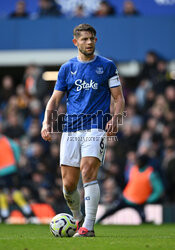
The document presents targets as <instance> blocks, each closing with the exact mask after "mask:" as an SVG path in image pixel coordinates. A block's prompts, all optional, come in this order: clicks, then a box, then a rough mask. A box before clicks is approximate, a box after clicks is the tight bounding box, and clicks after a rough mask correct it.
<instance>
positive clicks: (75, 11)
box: [9, 0, 139, 19]
mask: <svg viewBox="0 0 175 250" xmlns="http://www.w3.org/2000/svg"><path fill="white" fill-rule="evenodd" d="M113 4H114V3H111V1H110V0H96V1H93V0H86V1H84V0H82V1H81V0H74V1H72V0H67V1H64V0H38V7H37V10H36V11H35V12H32V13H29V11H28V9H27V5H26V2H25V0H18V1H16V6H15V10H14V11H13V12H12V13H10V15H9V17H10V18H32V19H34V18H42V17H62V16H64V17H68V18H71V17H77V18H83V17H93V16H94V17H106V16H117V15H122V16H137V15H139V11H138V10H137V9H136V7H135V5H134V2H133V1H131V0H125V1H124V3H123V10H122V13H120V14H119V13H118V11H117V7H116V6H114V5H113Z"/></svg>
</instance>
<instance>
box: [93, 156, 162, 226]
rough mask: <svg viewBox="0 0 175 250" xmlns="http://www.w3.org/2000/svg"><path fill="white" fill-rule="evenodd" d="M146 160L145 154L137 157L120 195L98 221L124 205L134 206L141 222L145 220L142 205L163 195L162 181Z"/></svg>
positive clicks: (147, 159)
mask: <svg viewBox="0 0 175 250" xmlns="http://www.w3.org/2000/svg"><path fill="white" fill-rule="evenodd" d="M148 161H149V158H148V156H147V155H141V156H139V157H138V160H137V165H135V166H133V167H132V168H131V171H130V174H129V180H128V183H127V185H126V187H125V188H124V190H123V192H122V196H121V197H120V198H119V199H118V200H116V201H115V203H114V205H113V206H112V208H111V207H110V208H109V209H108V210H107V211H106V212H105V214H104V215H103V216H102V217H100V218H99V219H98V221H97V222H98V223H99V222H101V221H102V220H103V219H105V218H106V217H108V216H109V215H112V214H114V213H115V212H117V211H118V210H120V209H122V208H125V207H132V208H134V209H135V210H136V211H137V212H138V213H139V215H140V218H141V220H142V222H143V223H144V222H146V218H145V213H144V205H145V204H146V203H154V202H156V201H158V200H159V199H160V198H161V197H162V195H163V184H162V181H161V179H160V177H159V176H158V175H157V174H156V173H155V171H154V169H153V168H152V167H151V166H149V165H148Z"/></svg>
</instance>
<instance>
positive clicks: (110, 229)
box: [0, 224, 175, 250]
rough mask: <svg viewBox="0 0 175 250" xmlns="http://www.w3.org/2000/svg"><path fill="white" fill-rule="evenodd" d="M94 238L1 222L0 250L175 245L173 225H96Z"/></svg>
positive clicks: (154, 247)
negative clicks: (76, 236) (64, 236)
mask: <svg viewBox="0 0 175 250" xmlns="http://www.w3.org/2000/svg"><path fill="white" fill-rule="evenodd" d="M95 232H96V237H95V238H55V237H54V236H52V235H51V233H50V231H49V226H48V225H4V224H0V250H8V249H10V250H56V249H57V250H58V249H60V250H62V249H66V250H79V249H85V250H94V249H98V250H101V249H102V250H103V249H104V250H108V249H109V250H110V249H117V250H123V249H127V250H129V249H131V250H137V249H139V250H142V249H159V250H160V249H162V250H163V249H165V250H171V249H172V250H173V249H175V225H173V224H170V225H168V224H167V225H161V226H155V225H141V226H102V225H96V226H95Z"/></svg>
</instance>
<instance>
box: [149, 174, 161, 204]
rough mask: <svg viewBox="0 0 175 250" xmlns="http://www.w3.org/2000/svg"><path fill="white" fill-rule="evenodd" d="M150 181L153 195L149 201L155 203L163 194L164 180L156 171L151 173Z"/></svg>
mask: <svg viewBox="0 0 175 250" xmlns="http://www.w3.org/2000/svg"><path fill="white" fill-rule="evenodd" d="M150 181H151V185H152V189H153V191H152V193H151V195H150V196H149V197H148V199H147V203H154V202H156V201H157V200H159V199H160V198H161V197H162V196H163V191H164V187H163V183H162V180H161V179H160V177H159V175H158V174H157V173H155V172H153V173H152V174H151V176H150Z"/></svg>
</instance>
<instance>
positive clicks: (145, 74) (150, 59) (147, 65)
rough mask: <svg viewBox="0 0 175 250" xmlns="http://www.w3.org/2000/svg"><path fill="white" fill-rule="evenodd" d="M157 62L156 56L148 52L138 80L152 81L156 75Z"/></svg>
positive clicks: (152, 52)
mask: <svg viewBox="0 0 175 250" xmlns="http://www.w3.org/2000/svg"><path fill="white" fill-rule="evenodd" d="M157 61H158V56H157V54H156V53H155V52H154V51H148V52H147V54H146V58H145V62H144V65H143V69H142V72H141V76H140V78H141V79H142V78H144V79H150V80H151V81H154V79H155V76H156V75H157V74H156V73H157Z"/></svg>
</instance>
